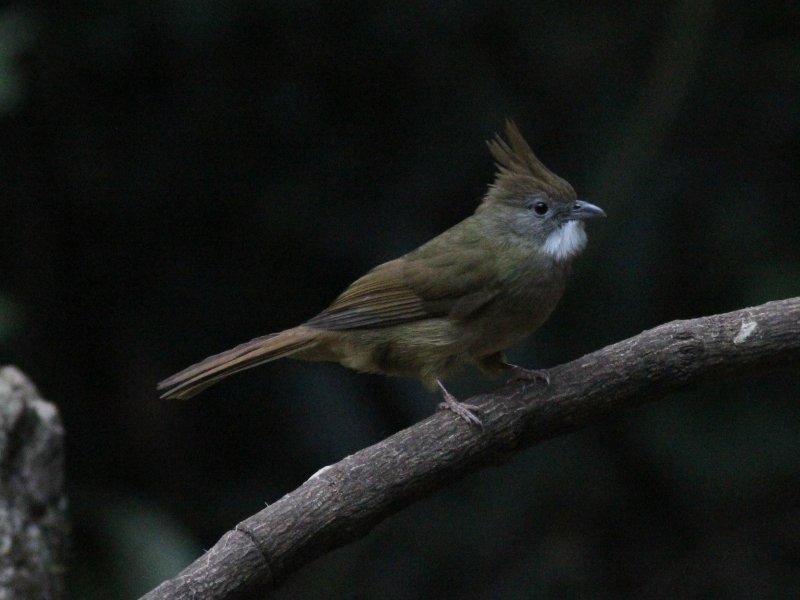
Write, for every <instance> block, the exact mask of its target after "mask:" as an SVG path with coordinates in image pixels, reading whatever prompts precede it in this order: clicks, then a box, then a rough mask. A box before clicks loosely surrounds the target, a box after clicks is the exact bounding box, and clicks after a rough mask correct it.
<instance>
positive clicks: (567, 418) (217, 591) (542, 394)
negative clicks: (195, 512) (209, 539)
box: [143, 298, 800, 600]
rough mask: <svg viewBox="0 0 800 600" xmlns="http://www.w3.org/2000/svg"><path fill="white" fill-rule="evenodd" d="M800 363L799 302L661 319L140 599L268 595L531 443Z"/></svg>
mask: <svg viewBox="0 0 800 600" xmlns="http://www.w3.org/2000/svg"><path fill="white" fill-rule="evenodd" d="M798 366H800V298H791V299H787V300H782V301H777V302H769V303H767V304H763V305H761V306H757V307H753V308H747V309H743V310H738V311H734V312H730V313H726V314H721V315H714V316H710V317H703V318H699V319H692V320H688V321H673V322H671V323H667V324H665V325H661V326H659V327H656V328H655V329H651V330H649V331H645V332H643V333H641V334H639V335H637V336H635V337H632V338H630V339H628V340H625V341H622V342H618V343H616V344H612V345H611V346H607V347H606V348H603V349H602V350H598V351H596V352H593V353H591V354H588V355H586V356H584V357H582V358H579V359H577V360H574V361H572V362H570V363H566V364H563V365H559V366H557V367H554V368H553V369H551V370H550V380H551V383H550V385H549V386H548V387H543V386H542V385H541V384H533V383H519V382H517V383H514V384H509V385H507V386H505V387H503V388H501V389H499V390H497V391H496V392H493V393H491V394H484V395H481V396H476V397H474V398H471V399H470V400H469V402H470V403H471V404H476V405H477V406H478V407H479V408H480V414H481V416H482V418H483V422H484V425H485V431H484V432H479V431H478V430H476V429H475V428H474V427H470V426H469V425H467V424H466V423H465V422H464V421H462V420H460V419H458V418H457V417H455V416H454V415H453V414H452V413H449V412H446V411H442V412H438V413H436V414H434V415H432V416H431V417H429V418H427V419H425V420H424V421H422V422H420V423H417V424H416V425H414V426H412V427H409V428H408V429H405V430H403V431H400V432H398V433H396V434H395V435H393V436H391V437H389V438H387V439H385V440H383V441H382V442H380V443H378V444H375V445H374V446H371V447H369V448H365V449H364V450H361V451H359V452H357V453H355V454H353V455H351V456H348V457H346V458H344V459H343V460H341V461H339V462H338V463H336V464H334V465H331V466H328V467H325V468H324V469H322V470H320V471H319V472H317V473H315V474H314V475H313V476H311V478H310V479H309V480H308V481H306V482H305V483H304V484H303V485H301V486H300V487H299V488H298V489H296V490H294V491H293V492H291V493H289V494H287V495H286V496H284V497H283V498H281V499H280V500H278V501H277V502H275V503H274V504H272V505H271V506H269V507H267V508H265V509H264V510H262V511H260V512H258V513H257V514H255V515H253V516H252V517H250V518H248V519H245V520H244V521H242V522H241V523H239V524H238V525H237V526H236V527H235V528H234V529H233V530H232V531H229V532H227V533H226V534H225V535H224V536H223V537H222V538H221V539H220V540H219V541H218V542H217V543H216V544H215V545H214V547H213V548H211V549H210V550H208V551H207V552H206V553H205V554H204V555H203V556H201V557H200V558H198V559H197V560H196V561H195V562H194V563H192V564H191V565H189V566H188V567H186V568H185V569H184V570H183V571H182V572H181V573H180V574H179V575H178V576H177V577H175V578H174V579H171V580H169V581H165V582H164V583H162V584H161V585H160V586H158V587H157V588H156V589H155V590H153V591H151V592H150V593H148V594H146V595H145V596H143V598H144V599H147V600H156V599H161V600H163V599H167V598H170V599H172V598H241V597H245V596H246V597H250V596H251V595H254V594H260V596H259V597H264V595H265V594H266V593H267V592H268V591H269V590H271V589H274V588H275V587H277V586H279V585H280V584H281V582H283V581H284V580H285V579H286V577H287V576H288V575H289V574H291V573H292V572H294V571H296V570H297V569H299V568H300V567H301V566H303V565H305V564H306V563H308V562H310V561H312V560H314V559H315V558H317V557H318V556H320V555H322V554H324V553H326V552H329V551H330V550H333V549H334V548H337V547H339V546H343V545H344V544H347V543H349V542H352V541H354V540H356V539H358V538H360V537H362V536H364V535H365V534H366V533H367V532H368V531H369V530H370V529H371V528H372V527H373V526H374V525H375V524H377V523H378V522H380V521H381V520H383V519H385V518H386V517H388V516H389V515H391V514H393V513H395V512H397V511H398V510H400V509H401V508H403V507H404V506H407V505H408V504H410V503H411V502H413V501H414V500H416V499H418V498H421V497H423V496H426V495H429V494H431V493H432V492H434V491H435V490H437V489H440V488H442V487H443V486H445V485H446V484H447V483H448V482H449V481H452V480H454V479H456V478H460V477H463V476H464V475H465V474H467V473H469V472H471V471H474V470H476V469H479V468H481V467H483V466H486V465H489V464H494V463H499V462H504V461H506V460H508V459H509V458H510V457H511V456H513V455H514V454H515V453H517V452H519V451H520V450H522V449H524V448H527V447H529V446H531V445H533V444H536V443H538V442H541V441H543V440H546V439H549V438H552V437H555V436H557V435H561V434H564V433H567V432H571V431H574V430H576V429H578V428H581V427H583V426H586V425H589V424H591V423H594V422H596V421H597V420H598V419H599V418H601V417H602V416H604V415H607V414H609V413H611V412H614V411H619V410H623V409H625V408H628V407H631V406H635V405H638V404H642V403H644V402H647V401H651V400H654V399H656V398H658V397H660V396H663V395H665V394H667V393H669V392H670V391H673V390H676V389H678V388H682V387H685V386H688V385H692V384H696V383H698V382H701V381H702V380H706V379H712V378H721V377H729V376H741V375H744V374H753V373H757V372H763V371H767V370H773V369H778V368H789V367H795V368H796V367H798Z"/></svg>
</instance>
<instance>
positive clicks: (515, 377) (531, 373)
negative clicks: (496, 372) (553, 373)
mask: <svg viewBox="0 0 800 600" xmlns="http://www.w3.org/2000/svg"><path fill="white" fill-rule="evenodd" d="M509 367H510V368H511V380H512V381H519V380H522V381H543V382H544V384H545V385H550V373H548V372H547V371H546V370H545V369H525V368H523V367H518V366H517V365H509Z"/></svg>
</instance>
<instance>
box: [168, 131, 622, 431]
mask: <svg viewBox="0 0 800 600" xmlns="http://www.w3.org/2000/svg"><path fill="white" fill-rule="evenodd" d="M487 145H488V147H489V151H490V153H491V155H492V157H493V158H494V161H495V166H496V173H495V177H494V180H493V182H492V183H491V184H490V185H489V186H488V189H487V191H486V193H485V195H484V196H483V199H482V200H481V202H480V204H479V205H478V207H477V208H476V209H475V211H474V213H473V214H471V215H470V216H468V217H467V218H466V219H464V220H463V221H461V222H459V223H457V224H456V225H454V226H453V227H451V228H450V229H447V230H446V231H444V232H443V233H441V234H439V235H438V236H436V237H434V238H433V239H431V240H430V241H428V242H426V243H425V244H423V245H421V246H420V247H418V248H416V249H415V250H412V251H410V252H408V253H407V254H405V255H403V256H401V257H399V258H396V259H394V260H390V261H388V262H385V263H383V264H380V265H378V266H376V267H375V268H373V269H372V270H370V271H369V272H367V273H366V274H365V275H364V276H362V277H360V278H359V279H357V280H356V281H354V282H353V283H352V284H351V285H350V286H349V287H347V288H346V289H345V290H344V292H342V293H341V294H340V295H339V296H338V297H337V298H336V299H335V300H334V301H333V303H332V304H330V306H328V307H327V308H325V309H324V310H323V311H322V312H320V313H319V314H317V315H316V316H314V317H312V318H311V319H309V320H307V321H306V322H305V323H302V324H301V325H298V326H296V327H291V328H289V329H286V330H284V331H280V332H278V333H272V334H269V335H266V336H262V337H258V338H255V339H253V340H251V341H249V342H246V343H244V344H240V345H238V346H236V347H235V348H232V349H230V350H226V351H225V352H222V353H220V354H216V355H214V356H210V357H208V358H206V359H204V360H202V361H200V362H198V363H196V364H194V365H192V366H190V367H188V368H186V369H184V370H182V371H180V372H179V373H176V374H174V375H172V376H171V377H168V378H167V379H164V380H163V381H161V382H160V383H159V384H158V390H159V391H160V392H161V397H162V398H177V399H185V398H190V397H192V396H194V395H195V394H197V393H199V392H201V391H203V390H204V389H206V388H207V387H209V386H211V385H213V384H215V383H217V382H219V381H220V380H222V379H224V378H226V377H228V376H229V375H232V374H234V373H238V372H239V371H243V370H245V369H249V368H251V367H254V366H256V365H260V364H263V363H266V362H270V361H273V360H277V359H279V358H287V357H291V358H293V359H299V360H305V361H333V362H338V363H340V364H341V365H343V366H345V367H348V368H350V369H355V370H356V371H359V372H364V373H380V374H384V375H389V376H405V377H414V378H417V379H419V380H421V381H422V383H423V384H424V385H425V386H426V387H427V388H428V389H429V390H432V391H433V390H435V389H436V388H439V390H440V392H441V395H442V399H443V403H442V404H441V407H442V408H445V409H448V410H450V411H452V412H453V413H455V414H456V415H458V416H459V417H461V418H462V419H463V420H464V421H466V422H467V423H469V424H471V425H475V426H478V427H480V428H482V427H483V423H482V420H481V419H480V417H479V416H478V414H476V413H478V412H479V411H478V409H477V407H475V406H473V405H470V404H467V403H464V402H460V401H459V400H457V399H456V398H455V397H454V396H453V395H452V394H451V393H450V392H449V391H448V390H447V389H446V388H445V386H444V383H443V382H444V380H446V379H447V378H448V377H449V376H451V375H453V374H454V373H455V372H456V371H458V370H459V369H461V368H462V367H463V366H465V365H473V366H475V367H477V368H478V369H480V370H481V371H482V372H484V373H485V374H487V375H488V376H492V377H494V376H499V375H502V374H507V375H510V376H511V377H513V378H521V379H533V380H536V379H539V380H543V381H544V382H545V383H549V377H548V375H547V372H546V371H541V370H534V369H525V368H523V367H520V366H517V365H513V364H510V363H508V362H507V361H506V359H505V355H504V352H505V350H507V349H508V348H510V347H511V346H513V345H515V344H517V343H519V342H520V341H522V340H523V339H524V338H525V337H527V336H528V335H529V334H531V333H532V332H534V331H535V330H536V329H538V328H539V327H540V326H541V325H542V324H543V323H544V322H545V321H546V320H547V318H548V317H549V316H550V314H551V313H552V312H553V310H554V309H555V307H556V304H557V303H558V301H559V299H560V298H561V296H562V294H563V293H564V289H565V286H566V283H567V280H568V276H569V273H570V270H571V265H572V262H573V260H574V259H575V257H576V256H578V255H579V254H580V253H581V252H582V251H583V250H584V248H585V246H586V243H587V236H586V232H585V227H584V223H585V221H587V220H590V219H595V218H598V217H605V216H606V213H605V212H604V211H603V209H601V208H600V207H599V206H596V205H595V204H592V203H590V202H588V201H586V200H579V199H578V197H577V195H576V193H575V190H574V189H573V187H572V186H571V185H570V184H569V183H568V182H567V181H565V180H564V179H562V178H561V177H559V176H558V175H556V174H555V173H553V172H552V171H550V170H549V169H548V168H547V167H545V166H544V164H542V162H541V161H540V160H539V159H538V158H537V157H536V155H535V154H534V153H533V150H531V147H530V145H529V144H528V143H527V142H526V141H525V139H524V138H523V136H522V134H521V133H520V131H519V128H518V127H517V126H516V124H515V123H514V122H513V121H511V120H507V121H506V124H505V138H503V137H502V136H501V135H499V134H496V135H495V136H494V137H493V138H492V139H491V140H489V141H487Z"/></svg>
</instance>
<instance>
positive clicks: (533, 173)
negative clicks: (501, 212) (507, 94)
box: [486, 120, 577, 202]
mask: <svg viewBox="0 0 800 600" xmlns="http://www.w3.org/2000/svg"><path fill="white" fill-rule="evenodd" d="M506 138H507V139H506V140H504V139H503V138H502V137H500V135H499V134H498V135H495V138H494V139H493V140H489V141H488V142H486V143H487V145H488V146H489V151H490V152H491V153H492V156H494V159H495V161H496V162H497V175H496V176H495V180H494V183H493V184H492V185H491V186H490V187H489V193H488V194H487V196H486V200H487V201H492V200H502V199H503V198H504V197H506V196H507V195H514V196H517V195H520V194H523V195H526V194H530V193H531V192H532V191H534V190H537V189H538V190H541V191H543V192H545V193H546V194H547V195H548V196H550V197H551V198H555V199H558V200H562V201H567V202H568V201H571V200H575V199H576V198H577V196H576V195H575V190H574V189H573V188H572V186H571V185H570V184H569V183H568V182H567V181H565V180H564V179H562V178H561V177H559V176H558V175H556V174H555V173H553V172H552V171H551V170H550V169H548V168H547V167H545V166H544V165H543V164H542V161H540V160H539V159H538V158H536V155H535V154H534V153H533V150H531V147H530V146H529V145H528V142H526V141H525V138H523V137H522V134H521V133H520V132H519V129H518V128H517V126H516V124H515V123H514V122H513V121H511V120H507V121H506Z"/></svg>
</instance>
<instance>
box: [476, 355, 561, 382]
mask: <svg viewBox="0 0 800 600" xmlns="http://www.w3.org/2000/svg"><path fill="white" fill-rule="evenodd" d="M478 367H479V368H480V369H481V370H482V371H483V372H484V373H486V374H488V375H491V376H497V375H500V374H503V373H507V374H509V375H511V379H522V380H525V381H536V380H539V381H543V382H544V383H545V384H546V385H550V374H549V373H548V372H547V371H546V370H544V369H541V370H540V369H526V368H524V367H519V366H517V365H512V364H511V363H507V362H506V360H505V357H504V356H503V354H502V353H501V352H496V353H494V354H489V355H488V356H482V357H481V358H480V360H479V361H478Z"/></svg>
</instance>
